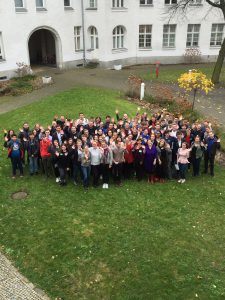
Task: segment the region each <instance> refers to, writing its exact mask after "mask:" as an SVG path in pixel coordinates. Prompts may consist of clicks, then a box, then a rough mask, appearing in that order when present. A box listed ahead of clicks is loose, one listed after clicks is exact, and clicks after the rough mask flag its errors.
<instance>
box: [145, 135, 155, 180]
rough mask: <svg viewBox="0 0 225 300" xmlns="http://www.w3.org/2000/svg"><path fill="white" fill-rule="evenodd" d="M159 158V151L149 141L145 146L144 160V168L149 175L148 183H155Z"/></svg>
mask: <svg viewBox="0 0 225 300" xmlns="http://www.w3.org/2000/svg"><path fill="white" fill-rule="evenodd" d="M156 158H157V149H156V146H155V145H154V144H153V143H152V141H151V140H148V141H147V145H146V146H145V159H144V168H145V170H146V172H147V173H148V182H151V183H154V170H155V164H156Z"/></svg>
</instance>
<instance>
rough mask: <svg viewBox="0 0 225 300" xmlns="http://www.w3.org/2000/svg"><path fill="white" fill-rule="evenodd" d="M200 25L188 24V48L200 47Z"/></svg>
mask: <svg viewBox="0 0 225 300" xmlns="http://www.w3.org/2000/svg"><path fill="white" fill-rule="evenodd" d="M199 32H200V24H188V31H187V41H186V46H187V47H198V43H199Z"/></svg>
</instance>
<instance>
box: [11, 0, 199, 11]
mask: <svg viewBox="0 0 225 300" xmlns="http://www.w3.org/2000/svg"><path fill="white" fill-rule="evenodd" d="M46 1H47V0H35V2H36V7H37V8H45V7H46ZM14 2H15V8H16V9H23V8H25V0H14ZM88 2H89V3H88V6H89V8H97V0H88ZM139 4H140V5H141V6H145V5H146V6H148V5H153V0H139ZM164 4H165V5H173V4H177V0H164ZM189 4H193V5H201V4H202V0H191V1H190V2H189ZM64 7H65V8H69V7H72V2H71V0H64ZM112 8H125V0H112Z"/></svg>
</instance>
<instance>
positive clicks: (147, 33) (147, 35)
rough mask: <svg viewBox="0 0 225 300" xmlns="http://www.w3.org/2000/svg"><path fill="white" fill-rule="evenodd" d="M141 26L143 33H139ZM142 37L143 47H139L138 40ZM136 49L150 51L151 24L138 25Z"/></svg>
mask: <svg viewBox="0 0 225 300" xmlns="http://www.w3.org/2000/svg"><path fill="white" fill-rule="evenodd" d="M141 26H142V27H143V28H144V32H141V31H140V30H141ZM147 26H149V27H150V31H147ZM141 36H143V46H140V38H141ZM148 39H150V46H147V45H146V44H147V43H148ZM138 48H139V49H152V24H140V25H139V35H138Z"/></svg>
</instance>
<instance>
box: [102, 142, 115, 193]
mask: <svg viewBox="0 0 225 300" xmlns="http://www.w3.org/2000/svg"><path fill="white" fill-rule="evenodd" d="M101 152H102V158H101V167H102V181H103V186H102V188H103V189H108V188H109V175H110V169H111V167H112V159H113V157H112V150H111V149H110V147H109V146H108V145H107V144H106V142H105V141H102V144H101Z"/></svg>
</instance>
